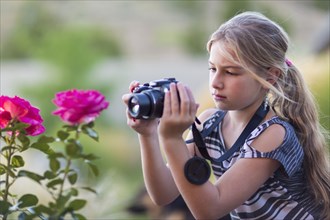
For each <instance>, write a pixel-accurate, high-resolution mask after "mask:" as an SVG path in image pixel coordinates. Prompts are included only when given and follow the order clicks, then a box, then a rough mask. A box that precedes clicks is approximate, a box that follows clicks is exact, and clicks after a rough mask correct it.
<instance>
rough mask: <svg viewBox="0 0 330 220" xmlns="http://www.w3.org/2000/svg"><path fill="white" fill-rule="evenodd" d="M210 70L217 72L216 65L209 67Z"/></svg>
mask: <svg viewBox="0 0 330 220" xmlns="http://www.w3.org/2000/svg"><path fill="white" fill-rule="evenodd" d="M209 71H210V72H215V71H217V70H216V69H215V68H214V67H209Z"/></svg>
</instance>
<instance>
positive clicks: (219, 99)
mask: <svg viewBox="0 0 330 220" xmlns="http://www.w3.org/2000/svg"><path fill="white" fill-rule="evenodd" d="M212 96H213V99H214V100H217V101H223V100H225V99H226V98H227V97H226V96H223V95H220V94H215V93H213V94H212Z"/></svg>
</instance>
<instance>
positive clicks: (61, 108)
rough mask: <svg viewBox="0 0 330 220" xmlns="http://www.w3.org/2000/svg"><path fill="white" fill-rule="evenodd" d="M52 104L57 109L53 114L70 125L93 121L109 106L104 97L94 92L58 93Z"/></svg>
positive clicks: (72, 91) (69, 91)
mask: <svg viewBox="0 0 330 220" xmlns="http://www.w3.org/2000/svg"><path fill="white" fill-rule="evenodd" d="M53 102H54V104H55V105H56V106H57V107H58V109H56V110H55V111H54V112H53V114H54V115H58V116H59V117H61V119H62V120H63V121H65V122H67V123H69V124H72V125H73V124H81V123H89V122H91V121H94V120H95V118H97V117H98V116H99V115H100V112H101V111H102V110H104V109H106V108H107V107H108V105H109V102H107V101H106V100H105V97H104V96H103V95H102V94H101V93H100V92H98V91H95V90H86V91H84V90H76V89H74V90H68V91H64V92H59V93H57V94H56V97H55V99H54V100H53Z"/></svg>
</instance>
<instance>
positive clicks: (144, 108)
mask: <svg viewBox="0 0 330 220" xmlns="http://www.w3.org/2000/svg"><path fill="white" fill-rule="evenodd" d="M150 106H151V102H150V99H149V97H148V96H147V95H146V94H143V93H139V94H133V95H132V96H131V97H130V99H129V100H128V111H129V113H130V115H131V116H132V117H134V118H142V117H143V116H147V115H149V114H150V111H151V109H150Z"/></svg>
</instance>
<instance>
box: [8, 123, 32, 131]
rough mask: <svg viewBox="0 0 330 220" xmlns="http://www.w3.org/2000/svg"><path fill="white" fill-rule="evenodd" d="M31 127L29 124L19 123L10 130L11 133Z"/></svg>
mask: <svg viewBox="0 0 330 220" xmlns="http://www.w3.org/2000/svg"><path fill="white" fill-rule="evenodd" d="M29 126H30V125H29V124H25V123H22V122H18V123H15V125H14V126H13V127H12V128H11V129H10V130H11V131H22V130H24V129H25V128H27V127H29Z"/></svg>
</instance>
